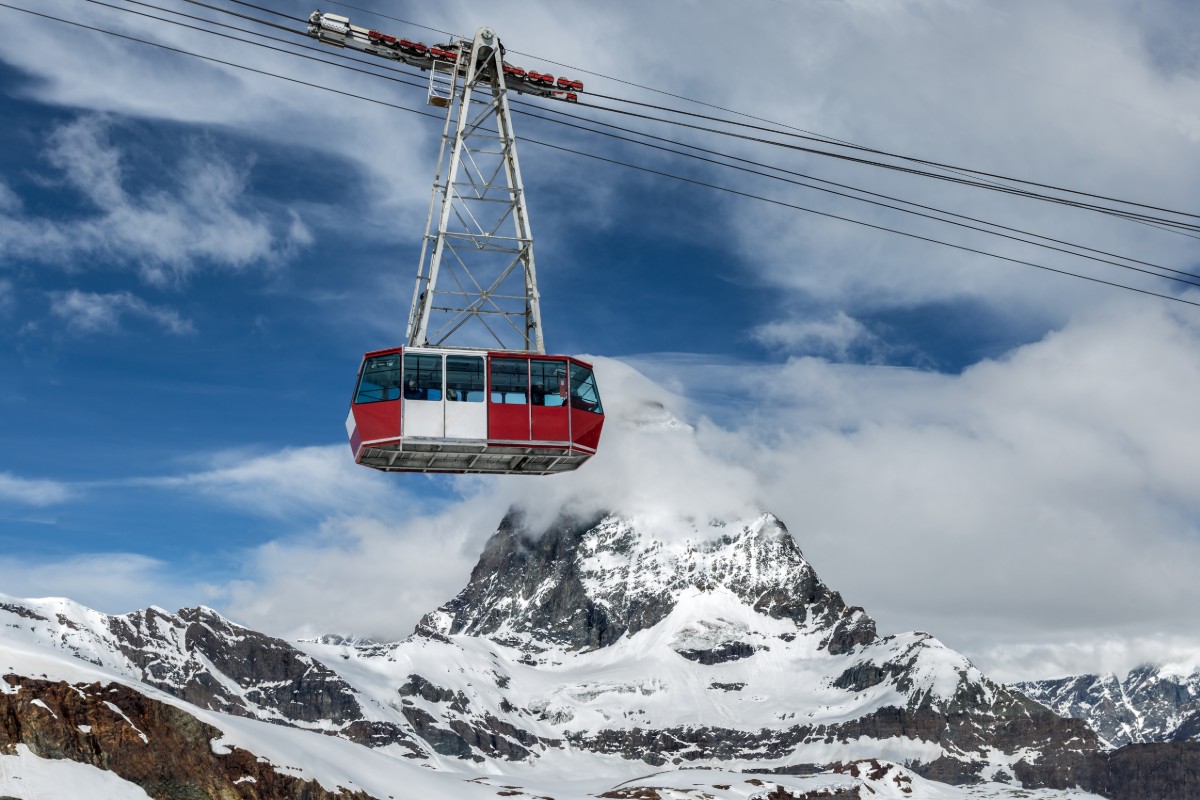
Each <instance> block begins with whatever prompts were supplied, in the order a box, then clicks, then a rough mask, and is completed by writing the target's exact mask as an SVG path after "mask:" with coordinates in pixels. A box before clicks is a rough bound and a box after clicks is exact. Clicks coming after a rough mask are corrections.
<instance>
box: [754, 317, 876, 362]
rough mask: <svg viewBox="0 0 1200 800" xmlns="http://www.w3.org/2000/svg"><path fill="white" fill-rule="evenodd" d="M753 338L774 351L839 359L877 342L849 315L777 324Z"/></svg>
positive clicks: (758, 329)
mask: <svg viewBox="0 0 1200 800" xmlns="http://www.w3.org/2000/svg"><path fill="white" fill-rule="evenodd" d="M750 335H751V337H752V338H754V339H755V340H756V341H758V342H760V343H762V344H764V345H766V346H768V347H771V348H779V349H783V350H785V351H787V352H793V353H795V352H805V353H809V354H812V355H826V356H832V357H834V358H839V359H842V358H845V357H846V356H847V355H849V353H850V351H851V348H853V347H855V346H856V345H863V344H869V343H870V342H871V340H873V339H874V338H875V337H874V336H872V334H871V333H870V331H868V330H867V328H866V326H865V325H863V324H862V323H861V322H859V321H858V320H856V319H854V318H853V317H851V316H850V315H849V314H847V313H846V312H845V311H838V312H837V313H836V314H834V315H833V316H832V317H830V318H828V319H823V320H818V319H813V320H800V319H788V320H773V321H771V322H766V323H763V324H761V325H759V326H757V327H755V328H754V329H753V330H752V331H751V333H750Z"/></svg>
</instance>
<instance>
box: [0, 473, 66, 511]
mask: <svg viewBox="0 0 1200 800" xmlns="http://www.w3.org/2000/svg"><path fill="white" fill-rule="evenodd" d="M74 496H75V492H74V491H73V490H72V489H71V487H70V486H68V485H67V484H65V483H60V482H59V481H50V480H37V479H30V478H21V477H18V476H16V475H13V474H12V473H11V472H0V501H2V502H11V503H21V504H23V505H31V506H39V507H44V506H54V505H59V504H61V503H65V502H67V501H68V500H70V499H72V498H73V497H74Z"/></svg>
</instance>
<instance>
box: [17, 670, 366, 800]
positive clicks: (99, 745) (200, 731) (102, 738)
mask: <svg viewBox="0 0 1200 800" xmlns="http://www.w3.org/2000/svg"><path fill="white" fill-rule="evenodd" d="M4 681H5V682H6V683H7V684H8V685H9V687H12V688H11V689H10V690H9V691H8V692H6V693H3V694H0V752H4V753H13V752H15V747H16V745H18V744H24V745H26V746H27V747H29V749H30V750H31V751H32V752H33V753H34V754H35V755H38V756H41V757H43V758H52V759H61V758H66V759H71V760H73V761H79V762H82V763H84V764H90V765H92V766H94V767H97V768H99V769H104V770H109V771H111V772H113V773H114V774H116V775H118V776H120V777H121V778H123V779H125V780H127V781H129V782H131V783H135V784H137V785H138V786H140V787H141V788H142V789H143V790H144V791H145V792H146V794H148V795H150V796H151V797H153V798H156V800H203V799H207V800H235V799H237V800H243V799H244V800H296V799H297V798H304V800H372V798H371V796H370V795H367V794H365V793H364V792H351V791H348V790H346V789H341V790H339V791H336V792H333V791H329V790H328V789H326V788H324V787H323V786H321V785H320V784H319V783H316V782H315V781H305V780H301V779H300V778H297V777H295V776H292V775H286V774H283V773H280V772H278V771H277V770H276V769H275V768H274V767H273V766H272V765H271V764H270V763H267V762H266V761H265V760H263V759H260V758H259V757H258V756H256V755H254V754H252V753H248V752H246V751H245V750H241V749H239V748H236V747H228V748H218V749H219V750H223V751H224V752H214V749H213V745H212V742H213V740H215V739H219V738H220V737H221V731H219V730H217V729H216V728H214V727H212V726H211V725H207V724H205V723H203V722H201V721H200V720H198V719H196V718H195V717H193V716H192V715H191V714H188V713H187V712H186V711H183V710H182V709H179V708H176V707H175V706H172V705H167V704H165V703H161V702H158V701H156V700H152V699H150V698H148V697H146V696H145V695H143V694H141V693H139V692H136V691H134V690H133V689H130V688H129V687H127V686H122V685H120V684H115V683H113V684H107V685H101V684H98V683H93V684H84V685H77V686H76V685H71V684H68V683H65V682H50V681H38V680H33V679H30V678H23V677H18V676H15V675H7V676H5V677H4ZM248 779H251V780H248Z"/></svg>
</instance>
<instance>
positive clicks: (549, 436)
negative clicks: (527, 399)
mask: <svg viewBox="0 0 1200 800" xmlns="http://www.w3.org/2000/svg"><path fill="white" fill-rule="evenodd" d="M530 410H531V411H532V413H533V440H534V441H535V442H567V441H570V439H571V433H570V429H569V426H570V424H571V420H570V417H568V416H567V412H568V410H569V409H568V408H567V407H566V406H531V407H530Z"/></svg>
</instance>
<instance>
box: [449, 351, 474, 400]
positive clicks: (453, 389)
mask: <svg viewBox="0 0 1200 800" xmlns="http://www.w3.org/2000/svg"><path fill="white" fill-rule="evenodd" d="M446 399H447V400H458V401H462V402H467V403H482V402H483V358H482V357H481V356H446Z"/></svg>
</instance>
